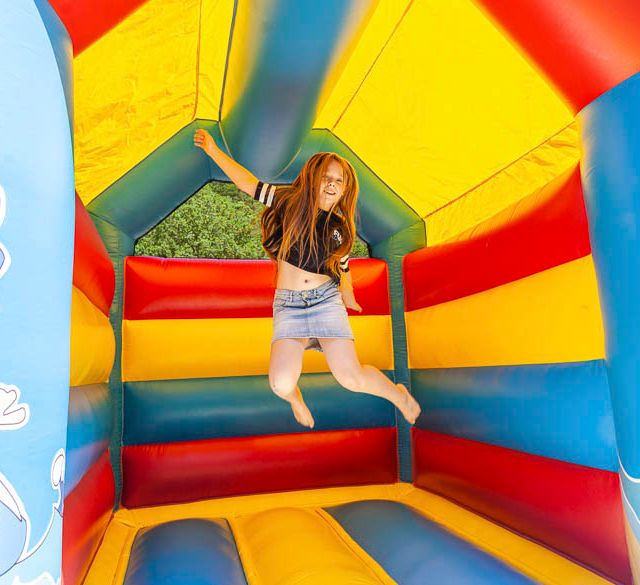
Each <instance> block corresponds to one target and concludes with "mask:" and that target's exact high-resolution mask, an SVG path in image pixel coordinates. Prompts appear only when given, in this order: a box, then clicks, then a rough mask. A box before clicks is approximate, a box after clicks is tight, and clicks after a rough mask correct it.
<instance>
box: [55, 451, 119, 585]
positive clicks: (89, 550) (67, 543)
mask: <svg viewBox="0 0 640 585" xmlns="http://www.w3.org/2000/svg"><path fill="white" fill-rule="evenodd" d="M114 498H115V486H114V482H113V473H112V472H111V463H110V462H109V452H108V451H105V453H104V454H103V455H102V457H100V459H98V460H97V461H96V462H95V463H94V465H93V467H91V469H89V471H87V473H86V474H85V476H84V477H83V478H82V479H81V480H80V483H79V484H78V485H77V486H76V487H75V489H74V490H73V491H72V492H71V493H70V494H69V495H68V496H67V497H66V498H65V500H64V522H63V525H62V574H63V578H64V583H65V585H80V583H82V580H83V579H84V576H85V574H86V572H87V569H88V568H89V565H90V564H91V561H92V560H93V555H94V554H95V552H96V550H97V548H98V545H99V544H100V541H101V540H102V535H103V534H104V531H105V530H106V528H107V524H108V523H109V520H110V518H111V513H112V510H113V504H114Z"/></svg>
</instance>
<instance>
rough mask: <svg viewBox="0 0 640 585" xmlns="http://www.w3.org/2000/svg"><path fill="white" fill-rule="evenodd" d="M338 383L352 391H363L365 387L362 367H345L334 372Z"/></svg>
mask: <svg viewBox="0 0 640 585" xmlns="http://www.w3.org/2000/svg"><path fill="white" fill-rule="evenodd" d="M333 375H334V377H335V379H336V380H337V382H338V384H340V386H342V387H343V388H346V389H347V390H351V391H352V392H362V391H363V389H364V376H363V375H362V368H360V369H354V368H350V369H343V370H337V371H335V372H333Z"/></svg>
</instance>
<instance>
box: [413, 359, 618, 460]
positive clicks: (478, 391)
mask: <svg viewBox="0 0 640 585" xmlns="http://www.w3.org/2000/svg"><path fill="white" fill-rule="evenodd" d="M411 388H412V390H413V393H414V395H415V396H416V398H417V400H418V401H419V402H420V404H421V406H422V411H423V414H422V415H421V416H420V419H419V420H418V424H417V426H418V427H419V428H422V429H427V430H430V431H435V432H438V433H444V434H447V435H454V436H456V437H461V438H465V439H471V440H473V441H481V442H484V443H490V444H491V445H497V446H500V447H507V448H509V449H516V450H518V451H524V452H526V453H531V454H533V455H541V456H543V457H550V458H553V459H560V460H562V461H567V462H570V463H577V464H579V465H586V466H588V467H595V468H598V469H605V470H608V471H617V470H618V458H617V454H616V438H615V429H614V424H613V414H612V412H611V400H610V397H609V386H608V384H607V375H606V371H605V367H604V362H602V361H601V360H595V361H588V362H575V363H566V364H543V365H524V366H496V367H483V368H451V369H434V370H413V371H412V372H411Z"/></svg>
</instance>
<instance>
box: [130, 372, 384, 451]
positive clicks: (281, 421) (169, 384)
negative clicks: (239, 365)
mask: <svg viewBox="0 0 640 585" xmlns="http://www.w3.org/2000/svg"><path fill="white" fill-rule="evenodd" d="M300 389H301V390H302V392H303V394H304V397H305V401H306V402H307V404H308V406H309V408H310V409H311V412H312V413H313V415H314V418H315V421H316V425H315V427H314V429H313V430H314V431H330V430H342V429H360V428H373V427H392V426H394V425H395V412H394V408H393V406H392V405H391V404H390V403H389V402H387V401H386V400H383V399H382V398H377V397H375V396H369V395H367V394H356V393H354V392H349V391H348V390H345V389H344V388H342V387H341V386H339V385H338V383H337V382H336V381H335V379H334V378H333V376H332V375H331V374H324V373H321V374H303V375H302V376H301V377H300ZM295 432H309V430H308V429H306V428H305V427H302V426H301V425H299V424H298V423H297V422H296V420H295V419H294V417H293V414H292V413H291V407H290V406H289V404H288V403H287V402H285V401H284V400H281V399H280V398H278V397H277V396H276V395H275V394H274V393H273V392H272V391H271V389H270V388H269V381H268V378H267V376H234V377H232V378H196V379H191V380H158V381H149V382H127V383H125V384H124V443H123V444H124V445H146V444H151V443H172V442H181V441H195V440H199V439H214V438H221V437H251V436H256V435H271V434H276V433H277V434H280V433H295Z"/></svg>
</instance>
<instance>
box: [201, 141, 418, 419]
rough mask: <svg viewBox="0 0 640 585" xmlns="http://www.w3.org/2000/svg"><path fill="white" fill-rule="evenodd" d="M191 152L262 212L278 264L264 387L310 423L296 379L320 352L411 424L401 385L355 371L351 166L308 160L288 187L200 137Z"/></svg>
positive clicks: (408, 399) (340, 376)
mask: <svg viewBox="0 0 640 585" xmlns="http://www.w3.org/2000/svg"><path fill="white" fill-rule="evenodd" d="M194 144H195V145H196V146H197V147H199V148H201V149H202V150H204V152H205V153H206V154H208V155H209V156H210V157H211V158H212V159H213V161H214V162H215V163H216V164H217V165H218V166H219V167H220V168H221V169H222V171H223V172H224V173H225V174H226V175H227V176H228V177H229V179H231V180H232V181H233V182H234V183H235V184H236V186H237V187H238V189H240V190H241V191H244V192H245V193H246V194H247V195H249V196H250V197H253V198H254V199H256V200H258V201H260V202H261V203H263V204H264V205H265V210H264V212H263V213H262V217H261V225H262V245H263V246H264V248H265V250H266V251H267V254H268V255H269V256H270V257H271V258H272V259H273V260H276V261H277V285H276V292H275V296H274V300H273V337H272V341H271V358H270V361H269V385H270V386H271V389H272V390H273V392H274V393H275V394H276V395H277V396H279V397H280V398H282V399H283V400H286V401H287V402H288V403H289V404H290V405H291V408H292V410H293V415H294V416H295V418H296V420H297V421H298V422H299V423H300V424H301V425H304V426H306V427H309V428H313V425H314V421H313V416H312V415H311V412H310V411H309V409H308V408H307V405H306V404H305V402H304V400H303V398H302V394H301V392H300V388H299V387H298V379H299V377H300V374H301V372H302V355H303V352H304V351H305V350H306V349H315V350H317V351H321V352H324V355H325V357H326V360H327V364H328V366H329V369H330V370H331V373H332V374H333V375H334V377H335V378H336V380H337V381H338V383H339V384H340V385H341V386H344V387H345V388H347V389H348V390H351V391H353V392H365V393H367V394H373V395H374V396H381V397H382V398H386V399H387V400H389V401H390V402H391V403H393V404H394V405H395V406H396V407H397V408H398V409H399V410H400V412H401V413H402V415H403V416H404V418H405V419H406V420H407V421H408V422H409V423H411V424H413V423H414V422H415V421H416V419H417V418H418V415H419V414H420V406H419V404H418V403H417V402H416V400H415V398H413V396H411V394H410V393H409V391H408V390H407V389H406V387H405V386H404V385H403V384H394V383H393V382H391V381H390V380H389V379H388V378H387V377H386V376H385V375H384V374H383V373H382V372H381V371H380V370H378V369H377V368H375V367H373V366H370V365H361V364H360V361H359V360H358V356H357V355H356V350H355V344H354V341H353V333H352V332H351V326H350V324H349V320H348V318H347V310H346V308H345V307H349V308H350V309H353V310H355V311H362V308H361V307H360V305H359V304H358V303H357V302H356V299H355V297H354V295H353V286H352V281H351V273H350V271H349V253H350V252H351V247H352V246H353V242H354V240H355V237H356V229H355V223H354V215H355V209H356V201H357V198H358V180H357V177H356V173H355V170H354V169H353V167H352V166H351V164H350V163H349V162H348V161H346V160H345V159H343V158H342V157H340V156H338V155H337V154H335V153H332V152H321V153H318V154H314V155H313V156H312V157H311V158H310V159H309V160H308V161H307V162H306V163H305V164H304V166H303V167H302V170H301V171H300V174H299V175H298V177H297V178H296V179H295V181H294V182H293V184H292V185H291V186H290V187H277V188H276V186H275V185H271V184H269V183H263V182H261V181H259V180H258V179H256V177H254V176H253V175H252V174H251V173H250V172H249V171H247V169H245V168H244V167H242V166H241V165H239V164H238V163H236V162H235V161H234V160H233V159H231V158H230V157H229V156H227V155H226V154H225V153H224V152H222V150H220V149H219V148H218V146H217V145H216V143H215V141H214V140H213V138H212V137H211V135H210V134H209V133H208V132H207V131H206V130H202V129H200V130H196V132H195V135H194Z"/></svg>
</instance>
